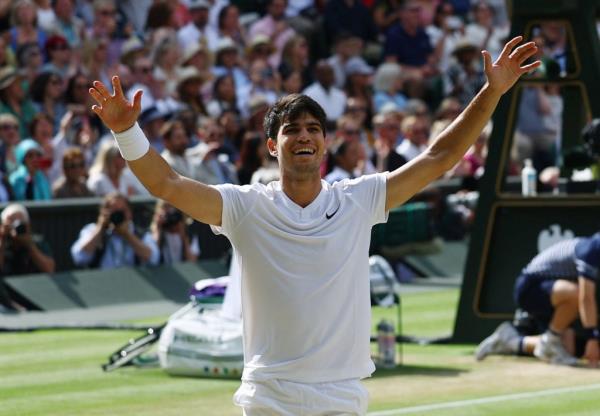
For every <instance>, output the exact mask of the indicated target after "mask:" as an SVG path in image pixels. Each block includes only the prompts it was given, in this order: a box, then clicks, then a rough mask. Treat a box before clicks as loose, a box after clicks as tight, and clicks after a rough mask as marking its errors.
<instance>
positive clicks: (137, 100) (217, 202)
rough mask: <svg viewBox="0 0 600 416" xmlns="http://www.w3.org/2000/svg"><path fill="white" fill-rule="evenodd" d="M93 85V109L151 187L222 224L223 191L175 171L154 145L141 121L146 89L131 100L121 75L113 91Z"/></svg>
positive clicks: (189, 211) (179, 205)
mask: <svg viewBox="0 0 600 416" xmlns="http://www.w3.org/2000/svg"><path fill="white" fill-rule="evenodd" d="M93 85H94V86H93V88H90V94H91V96H92V97H93V98H94V99H95V100H96V103H97V104H95V105H94V106H92V110H93V111H94V112H95V113H96V114H98V117H100V119H101V120H102V122H104V124H105V125H106V127H108V128H109V129H111V131H112V132H113V134H114V136H115V139H116V140H117V144H118V145H119V148H120V150H121V154H122V155H123V158H125V160H127V163H128V164H129V167H130V168H131V170H132V171H133V173H134V174H135V176H137V178H138V179H139V180H140V182H142V184H144V186H145V187H146V188H147V189H148V191H150V192H151V193H152V195H154V196H156V197H157V198H160V199H163V200H165V201H167V202H169V203H170V204H171V205H173V206H175V207H177V208H179V209H180V210H181V211H183V212H185V213H186V214H188V215H189V216H190V217H192V218H194V219H196V220H198V221H200V222H203V223H206V224H212V225H221V214H222V212H223V200H222V198H221V194H220V193H219V191H217V190H216V189H214V188H211V187H210V186H207V185H205V184H203V183H200V182H198V181H194V180H192V179H189V178H186V177H183V176H181V175H179V174H178V173H177V172H175V171H174V170H173V169H172V168H171V167H170V166H169V164H168V163H167V162H166V161H165V160H164V159H163V158H162V157H161V156H160V155H159V154H158V153H157V152H156V150H154V149H153V148H152V147H150V144H149V142H148V139H147V138H146V136H145V135H144V133H143V132H142V130H141V129H140V128H139V126H138V125H137V118H138V116H139V114H140V112H141V101H142V91H137V92H136V93H135V95H134V97H133V102H130V101H128V100H127V99H126V98H125V96H124V94H123V89H122V88H121V81H120V80H119V77H117V76H114V77H113V78H112V86H113V90H114V93H113V94H111V93H110V92H109V91H108V89H107V88H106V86H105V85H104V84H102V83H101V82H100V81H94V84H93Z"/></svg>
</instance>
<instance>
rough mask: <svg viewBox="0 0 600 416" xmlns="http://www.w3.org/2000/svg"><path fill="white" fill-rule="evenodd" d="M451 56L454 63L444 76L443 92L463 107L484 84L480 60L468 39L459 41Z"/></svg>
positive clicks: (474, 47) (475, 48)
mask: <svg viewBox="0 0 600 416" xmlns="http://www.w3.org/2000/svg"><path fill="white" fill-rule="evenodd" d="M452 54H453V55H454V57H455V58H456V62H455V63H452V64H451V65H450V67H449V68H448V70H447V71H446V73H445V74H444V83H445V90H446V94H447V95H450V96H453V97H456V98H458V100H459V101H460V103H461V104H462V105H463V106H465V105H467V104H468V103H469V101H471V99H472V98H473V97H475V94H477V91H479V90H480V89H481V87H483V85H484V84H485V81H486V78H485V74H484V72H483V68H482V66H481V61H482V60H481V57H480V56H479V51H478V50H477V47H476V46H475V45H474V44H473V42H472V41H471V40H470V39H468V38H463V39H461V40H459V41H458V42H457V43H456V46H455V47H454V51H452Z"/></svg>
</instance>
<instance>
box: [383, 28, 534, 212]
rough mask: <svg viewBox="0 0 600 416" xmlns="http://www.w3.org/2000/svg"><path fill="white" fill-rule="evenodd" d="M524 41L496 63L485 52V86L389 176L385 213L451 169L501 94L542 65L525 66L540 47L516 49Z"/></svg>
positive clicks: (512, 43) (514, 43) (509, 47)
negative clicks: (428, 143)
mask: <svg viewBox="0 0 600 416" xmlns="http://www.w3.org/2000/svg"><path fill="white" fill-rule="evenodd" d="M522 39H523V38H522V37H521V36H518V37H516V38H514V39H512V40H511V41H510V42H508V43H507V44H506V45H505V46H504V49H503V50H502V53H501V54H500V56H499V57H498V59H497V60H496V62H494V63H492V58H491V55H490V53H489V52H487V51H483V52H482V54H483V59H484V71H485V75H486V77H487V82H486V84H485V85H484V86H483V88H482V89H481V90H480V91H479V93H478V94H477V95H476V96H475V98H473V100H472V101H471V102H470V103H469V105H468V106H467V107H466V108H465V110H464V111H463V112H462V113H461V114H460V115H459V116H458V117H457V118H456V119H455V120H454V121H453V122H452V123H451V124H450V125H449V126H448V127H447V128H446V129H445V130H444V131H443V132H442V133H440V135H439V136H438V137H437V138H436V139H435V140H434V141H433V143H432V144H431V145H430V146H429V147H428V148H427V150H425V151H424V152H423V153H422V154H420V155H419V156H418V157H416V158H415V159H413V160H411V161H410V162H409V163H407V164H405V165H403V166H402V167H400V168H398V169H396V170H394V171H393V172H390V173H389V174H388V178H387V194H386V204H385V207H386V210H389V209H392V208H394V207H396V206H398V205H400V204H402V203H404V202H405V201H407V200H408V199H410V198H411V197H412V196H413V195H414V194H416V193H417V192H419V191H420V190H421V189H423V188H424V187H425V186H426V185H427V184H428V183H430V182H432V181H433V180H435V179H437V178H439V177H440V176H441V175H442V174H444V172H446V171H447V170H449V169H451V168H452V167H453V166H454V165H455V164H456V163H457V162H458V161H459V160H460V159H461V158H462V157H463V155H464V154H465V152H466V151H467V150H468V149H469V147H470V146H471V145H472V144H473V143H474V142H475V140H476V139H477V138H478V137H479V135H480V134H481V130H483V127H484V126H485V124H486V123H487V122H488V120H489V119H490V117H491V116H492V113H493V112H494V110H495V108H496V105H497V104H498V101H499V100H500V97H501V96H502V94H504V93H505V92H506V91H508V90H509V89H510V88H511V87H512V86H513V85H514V84H515V82H516V81H517V80H518V79H519V77H520V76H521V75H523V74H524V73H526V72H529V71H531V70H532V69H534V68H537V67H538V66H539V65H540V62H539V61H536V62H534V63H531V64H528V65H523V63H524V62H525V61H526V60H527V59H528V58H530V57H531V56H533V55H534V54H535V52H536V51H537V47H536V45H535V43H533V42H529V43H526V44H524V45H521V46H519V47H516V46H517V45H518V44H519V42H521V40H522Z"/></svg>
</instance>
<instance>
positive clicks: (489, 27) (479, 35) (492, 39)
mask: <svg viewBox="0 0 600 416" xmlns="http://www.w3.org/2000/svg"><path fill="white" fill-rule="evenodd" d="M472 13H473V21H472V22H471V23H469V24H468V25H467V26H466V27H465V36H466V37H467V38H469V39H470V40H471V41H472V42H473V43H474V44H475V46H477V50H487V51H489V52H490V53H491V54H492V59H496V58H497V57H498V55H500V52H501V51H502V47H503V46H504V40H505V39H506V38H507V37H508V35H509V31H510V28H509V27H508V25H507V24H506V23H507V22H505V23H503V24H498V22H496V21H495V19H494V18H495V15H496V10H494V8H492V6H491V5H490V4H489V3H488V2H486V1H477V2H475V3H474V4H473V5H472Z"/></svg>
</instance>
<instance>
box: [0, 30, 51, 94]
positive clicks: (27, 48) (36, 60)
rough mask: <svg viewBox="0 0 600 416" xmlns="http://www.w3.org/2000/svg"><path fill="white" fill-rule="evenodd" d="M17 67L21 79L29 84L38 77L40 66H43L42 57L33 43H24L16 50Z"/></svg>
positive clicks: (0, 44) (0, 38)
mask: <svg viewBox="0 0 600 416" xmlns="http://www.w3.org/2000/svg"><path fill="white" fill-rule="evenodd" d="M3 43H4V40H3V38H2V37H0V50H2V49H3V47H2V44H3ZM16 56H17V66H18V68H19V70H20V72H21V74H22V76H23V79H24V80H25V81H26V82H27V83H28V84H31V83H32V82H33V80H34V79H35V77H37V76H38V74H39V72H40V70H41V69H42V65H43V64H44V56H43V55H42V49H41V48H40V47H39V45H38V44H37V43H35V42H30V43H24V44H22V45H21V46H19V48H18V49H17V53H16Z"/></svg>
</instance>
